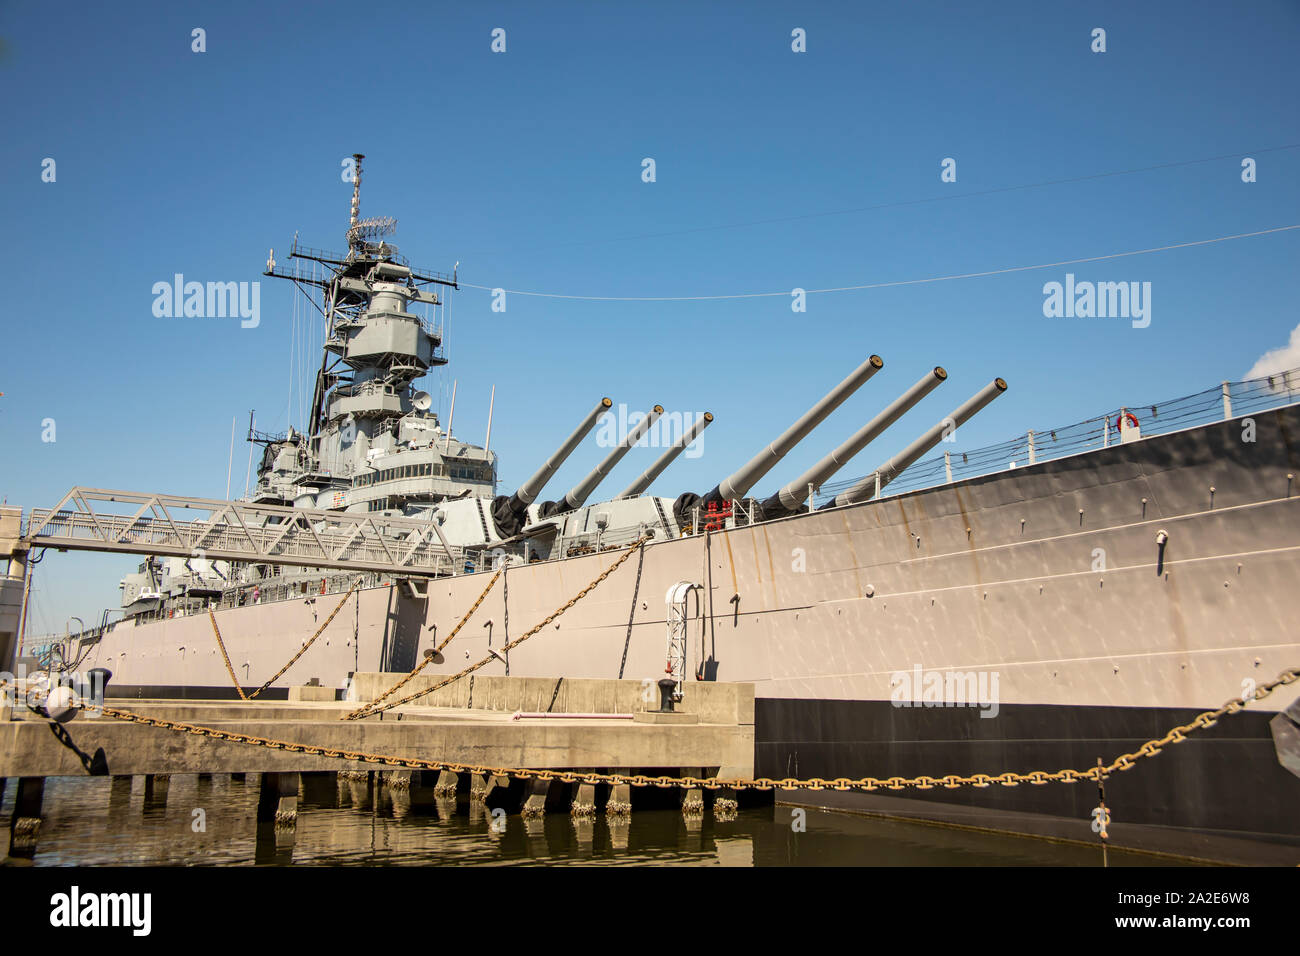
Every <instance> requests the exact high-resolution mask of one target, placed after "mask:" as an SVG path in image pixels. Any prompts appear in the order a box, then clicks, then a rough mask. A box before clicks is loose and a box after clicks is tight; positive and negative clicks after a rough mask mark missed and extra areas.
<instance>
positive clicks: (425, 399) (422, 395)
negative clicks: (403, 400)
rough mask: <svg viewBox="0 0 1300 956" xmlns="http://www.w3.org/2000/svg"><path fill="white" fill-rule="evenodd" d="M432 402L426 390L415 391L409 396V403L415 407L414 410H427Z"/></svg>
mask: <svg viewBox="0 0 1300 956" xmlns="http://www.w3.org/2000/svg"><path fill="white" fill-rule="evenodd" d="M432 404H433V398H432V397H431V396H430V395H429V393H428V392H416V393H415V394H414V395H412V396H411V405H412V406H414V407H415V409H416V411H421V412H427V411H428V410H429V406H430V405H432Z"/></svg>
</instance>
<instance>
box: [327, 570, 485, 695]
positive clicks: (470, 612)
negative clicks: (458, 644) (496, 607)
mask: <svg viewBox="0 0 1300 956" xmlns="http://www.w3.org/2000/svg"><path fill="white" fill-rule="evenodd" d="M504 571H505V569H504V568H498V569H497V573H496V574H494V575H492V579H491V580H490V581H488V583H487V587H485V588H484V589H483V593H482V594H480V595H479V596H478V600H477V601H475V602H474V603H473V604H472V605H470V609H469V610H468V611H466V612H465V616H464V617H462V618H461V619H460V620H459V621H458V622H457V623H456V626H455V627H453V628H452V629H451V633H450V634H448V635H447V636H446V637H444V638H443V639H442V641H441V643H439V644H438V646H437V647H435V648H434V649H433V653H432V654H430V655H429V656H428V657H426V658H425V659H424V660H422V661H420V663H419V664H417V665H416V667H415V669H414V670H413V671H411V673H409V674H407V675H406V676H405V677H403V678H402V679H401V680H399V681H398V682H397V683H396V684H394V685H393V686H392V687H390V688H388V690H386V691H384V692H383V693H382V694H380V695H379V696H378V697H376V698H375V699H374V700H372V701H368V702H367V703H365V704H362V705H361V706H360V707H358V708H357V709H356V710H354V711H352V713H350V714H348V715H347V716H346V717H345V718H344V720H356V719H358V718H360V717H369V716H370V715H371V714H377V713H379V710H380V707H379V705H380V704H382V703H383V702H384V701H385V700H387V699H388V698H389V697H391V696H393V694H395V693H397V691H399V690H400V689H401V688H403V687H405V686H406V684H407V683H408V682H409V681H411V679H412V678H414V677H415V675H416V674H418V673H420V671H422V670H424V669H425V668H426V667H428V666H429V665H430V664H432V663H433V659H434V658H435V657H437V656H438V654H439V653H441V652H442V649H443V648H444V647H446V646H447V645H448V644H450V643H451V640H452V638H454V637H455V636H456V635H457V634H459V633H460V629H461V628H462V627H464V626H465V622H466V621H468V620H469V619H470V618H471V617H473V616H474V612H475V611H477V610H478V609H479V605H481V604H482V603H483V601H484V600H485V599H486V598H487V596H488V592H490V591H491V590H492V588H493V587H494V586H495V585H496V583H497V578H499V577H501V575H502V574H503V573H504ZM432 586H433V585H432V584H430V587H432ZM396 706H397V704H389V705H388V707H384V708H382V709H383V710H388V708H389V707H396Z"/></svg>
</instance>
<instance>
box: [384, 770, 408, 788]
mask: <svg viewBox="0 0 1300 956" xmlns="http://www.w3.org/2000/svg"><path fill="white" fill-rule="evenodd" d="M383 774H384V782H385V783H386V784H388V789H389V790H410V789H411V771H409V770H385V771H383Z"/></svg>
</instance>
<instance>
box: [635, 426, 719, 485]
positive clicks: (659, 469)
mask: <svg viewBox="0 0 1300 956" xmlns="http://www.w3.org/2000/svg"><path fill="white" fill-rule="evenodd" d="M712 422H713V416H712V415H711V414H710V413H709V412H705V413H704V415H703V416H702V417H701V418H700V419H699V421H697V422H696V423H695V424H694V425H692V426H691V427H690V428H688V429H687V430H686V433H685V434H684V435H682V437H681V438H679V439H677V441H675V442H673V445H672V447H671V448H669V449H668V450H667V451H665V452H664V453H663V454H662V455H660V456H659V458H658V459H657V460H656V461H655V463H654V464H653V465H651V466H650V467H649V468H647V469H646V470H645V471H643V472H642V473H641V477H639V478H638V479H637V480H636V481H634V482H632V484H630V485H628V486H627V487H626V488H624V489H623V491H622V493H621V494H620V495H619V496H618V497H620V498H634V497H636V496H637V495H639V494H641V492H643V491H645V490H646V489H647V488H649V487H650V485H651V483H653V482H654V480H655V479H656V478H658V477H659V476H660V475H661V474H662V473H663V470H664V469H665V468H667V467H668V466H669V465H671V464H672V463H673V461H674V460H675V459H676V458H677V456H678V455H680V454H681V453H682V452H684V451H685V450H686V449H687V447H688V446H689V445H690V444H691V442H693V441H695V439H696V438H697V437H699V434H700V432H702V431H704V429H706V428H708V427H709V425H710V424H711V423H712Z"/></svg>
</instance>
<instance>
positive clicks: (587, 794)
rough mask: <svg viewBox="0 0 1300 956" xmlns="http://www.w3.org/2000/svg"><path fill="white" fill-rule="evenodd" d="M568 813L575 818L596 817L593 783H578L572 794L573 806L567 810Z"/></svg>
mask: <svg viewBox="0 0 1300 956" xmlns="http://www.w3.org/2000/svg"><path fill="white" fill-rule="evenodd" d="M569 813H571V814H572V815H573V816H575V817H591V816H595V815H596V785H595V784H594V783H580V784H578V786H577V789H576V790H574V792H573V805H572V806H571V807H570V808H569Z"/></svg>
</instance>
